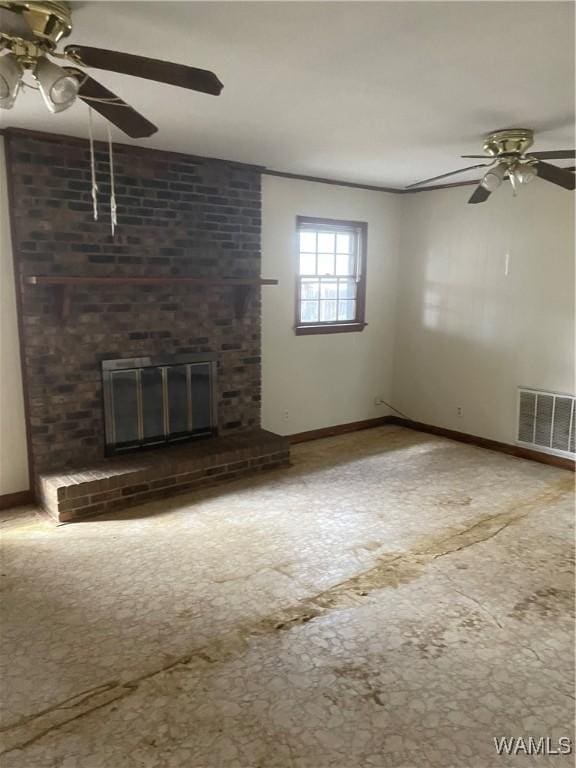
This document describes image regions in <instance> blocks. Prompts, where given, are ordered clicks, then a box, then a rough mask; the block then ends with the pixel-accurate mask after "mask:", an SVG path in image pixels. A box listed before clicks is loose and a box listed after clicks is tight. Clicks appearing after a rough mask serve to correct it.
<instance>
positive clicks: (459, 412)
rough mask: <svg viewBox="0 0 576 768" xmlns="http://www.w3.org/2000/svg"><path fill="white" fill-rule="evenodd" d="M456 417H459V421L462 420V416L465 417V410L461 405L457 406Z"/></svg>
mask: <svg viewBox="0 0 576 768" xmlns="http://www.w3.org/2000/svg"><path fill="white" fill-rule="evenodd" d="M456 416H458V418H459V419H461V418H462V416H464V408H462V406H461V405H457V406H456Z"/></svg>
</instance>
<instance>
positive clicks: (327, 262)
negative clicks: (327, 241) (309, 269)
mask: <svg viewBox="0 0 576 768" xmlns="http://www.w3.org/2000/svg"><path fill="white" fill-rule="evenodd" d="M318 274H319V275H333V274H334V254H332V253H319V254H318Z"/></svg>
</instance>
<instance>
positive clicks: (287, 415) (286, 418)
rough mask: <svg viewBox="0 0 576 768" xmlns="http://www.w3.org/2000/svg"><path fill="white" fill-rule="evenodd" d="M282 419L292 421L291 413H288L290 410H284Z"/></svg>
mask: <svg viewBox="0 0 576 768" xmlns="http://www.w3.org/2000/svg"><path fill="white" fill-rule="evenodd" d="M282 421H290V414H289V413H288V411H284V413H283V414H282Z"/></svg>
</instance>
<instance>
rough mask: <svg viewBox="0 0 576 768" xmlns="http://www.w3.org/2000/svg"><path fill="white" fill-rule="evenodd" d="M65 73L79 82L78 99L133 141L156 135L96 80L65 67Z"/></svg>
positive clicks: (130, 109)
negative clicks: (111, 100)
mask: <svg viewBox="0 0 576 768" xmlns="http://www.w3.org/2000/svg"><path fill="white" fill-rule="evenodd" d="M66 71H67V72H70V74H73V75H74V76H75V77H76V78H78V80H79V81H80V90H79V91H78V98H80V99H82V101H84V102H85V103H86V104H88V105H89V106H90V107H92V109H94V110H96V112H99V113H100V114H101V115H102V116H103V117H105V118H106V120H109V121H110V122H111V123H113V124H114V125H115V126H116V127H117V128H120V130H121V131H124V133H125V134H127V135H128V136H130V137H131V138H133V139H142V138H144V137H145V136H151V135H152V134H153V133H156V131H157V130H158V128H157V127H156V126H155V125H154V123H151V122H150V121H149V120H146V118H145V117H143V116H142V115H141V114H140V113H139V112H136V110H135V109H133V108H132V107H131V106H129V105H128V104H126V102H124V101H122V99H120V98H118V96H116V94H114V93H112V91H109V90H108V88H105V87H104V86H103V85H101V84H100V83H99V82H97V81H96V80H93V79H92V78H91V77H88V75H86V74H85V73H84V72H81V71H80V70H79V69H72V68H71V67H66ZM101 99H114V101H113V102H107V101H101Z"/></svg>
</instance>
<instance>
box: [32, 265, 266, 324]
mask: <svg viewBox="0 0 576 768" xmlns="http://www.w3.org/2000/svg"><path fill="white" fill-rule="evenodd" d="M25 282H26V283H28V284H29V285H51V286H53V287H54V289H55V290H56V291H57V292H58V293H57V302H58V304H57V306H58V312H59V315H60V317H61V318H66V317H67V316H68V314H69V312H70V298H71V296H70V291H71V289H73V288H74V287H77V286H83V285H101V286H113V285H141V286H142V285H144V286H154V285H197V286H206V287H209V286H212V285H226V286H230V287H232V288H233V289H234V313H235V316H236V319H237V320H240V319H242V317H244V314H245V312H246V308H247V306H248V302H249V300H250V296H251V295H252V292H253V291H254V290H255V289H256V288H258V287H260V286H261V285H278V280H266V279H264V278H257V279H255V280H251V279H245V278H237V277H221V278H215V277H214V278H213V277H161V276H158V277H149V276H148V277H139V276H134V277H129V276H122V275H117V276H110V277H80V276H74V275H62V276H52V275H31V276H29V277H26V278H25Z"/></svg>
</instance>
